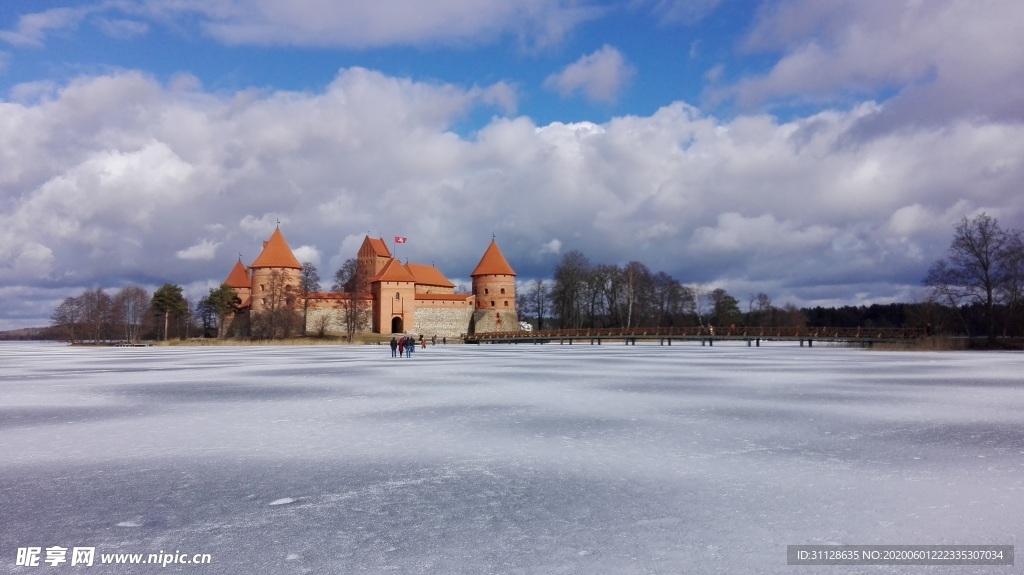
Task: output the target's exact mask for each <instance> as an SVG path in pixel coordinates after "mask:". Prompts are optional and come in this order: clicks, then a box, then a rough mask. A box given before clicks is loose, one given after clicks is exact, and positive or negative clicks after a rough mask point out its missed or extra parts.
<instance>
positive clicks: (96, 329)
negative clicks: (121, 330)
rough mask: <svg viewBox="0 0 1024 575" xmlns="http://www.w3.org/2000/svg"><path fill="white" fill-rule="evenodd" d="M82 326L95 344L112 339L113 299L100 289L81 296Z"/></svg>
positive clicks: (86, 291) (86, 292)
mask: <svg viewBox="0 0 1024 575" xmlns="http://www.w3.org/2000/svg"><path fill="white" fill-rule="evenodd" d="M79 303H80V310H81V318H82V324H83V326H84V328H85V334H86V335H87V336H88V339H91V340H92V341H93V343H99V342H100V341H102V340H104V339H109V338H110V329H109V327H110V324H111V308H112V301H111V297H110V296H109V295H107V293H106V292H104V291H103V290H102V289H100V288H96V289H91V290H85V292H83V293H82V295H80V296H79Z"/></svg>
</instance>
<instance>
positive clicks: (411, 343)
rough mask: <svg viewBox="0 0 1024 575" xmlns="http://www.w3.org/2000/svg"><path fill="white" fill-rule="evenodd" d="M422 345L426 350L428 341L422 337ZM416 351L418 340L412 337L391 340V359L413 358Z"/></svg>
mask: <svg viewBox="0 0 1024 575" xmlns="http://www.w3.org/2000/svg"><path fill="white" fill-rule="evenodd" d="M419 343H420V345H421V346H422V347H423V348H424V349H426V347H427V341H426V340H425V339H423V336H422V335H421V336H420V341H419ZM415 349H416V340H415V339H413V337H412V336H411V335H406V336H402V337H401V338H397V337H392V338H391V357H403V356H404V357H412V352H413V351H414V350H415Z"/></svg>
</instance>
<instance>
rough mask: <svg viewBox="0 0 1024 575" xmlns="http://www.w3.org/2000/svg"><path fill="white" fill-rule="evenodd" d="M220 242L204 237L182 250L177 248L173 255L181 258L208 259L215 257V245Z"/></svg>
mask: <svg viewBox="0 0 1024 575" xmlns="http://www.w3.org/2000/svg"><path fill="white" fill-rule="evenodd" d="M220 244H221V243H220V242H213V241H210V240H205V239H204V240H201V241H200V242H199V243H197V244H195V245H193V246H190V247H187V248H185V249H183V250H178V251H177V252H175V255H176V256H177V257H178V259H182V260H192V261H197V260H205V261H209V260H212V259H213V258H215V257H217V246H219V245H220Z"/></svg>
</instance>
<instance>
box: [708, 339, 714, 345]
mask: <svg viewBox="0 0 1024 575" xmlns="http://www.w3.org/2000/svg"><path fill="white" fill-rule="evenodd" d="M708 347H715V340H714V339H711V338H710V337H709V338H708Z"/></svg>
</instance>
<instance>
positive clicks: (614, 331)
mask: <svg viewBox="0 0 1024 575" xmlns="http://www.w3.org/2000/svg"><path fill="white" fill-rule="evenodd" d="M925 335H926V333H925V330H924V329H920V328H867V327H746V326H739V327H735V326H730V327H721V328H712V327H700V326H693V327H641V328H591V329H554V330H538V331H500V332H490V333H478V334H473V335H468V336H466V339H470V340H511V339H524V340H538V339H560V338H561V339H585V338H588V337H589V338H631V337H635V338H671V337H685V338H700V337H707V338H787V339H799V338H807V339H856V340H864V339H879V340H910V339H918V338H922V337H924V336H925Z"/></svg>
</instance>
